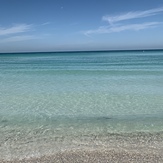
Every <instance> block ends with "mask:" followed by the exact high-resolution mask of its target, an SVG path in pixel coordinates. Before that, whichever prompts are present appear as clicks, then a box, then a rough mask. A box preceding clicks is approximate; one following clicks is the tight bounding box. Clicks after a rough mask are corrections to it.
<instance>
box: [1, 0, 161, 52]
mask: <svg viewBox="0 0 163 163" xmlns="http://www.w3.org/2000/svg"><path fill="white" fill-rule="evenodd" d="M122 49H123V50H128V49H163V0H0V52H2V53H3V52H31V51H34V52H43V51H80V50H83V51H85V50H122Z"/></svg>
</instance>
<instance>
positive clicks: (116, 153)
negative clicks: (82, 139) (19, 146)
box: [0, 149, 163, 163]
mask: <svg viewBox="0 0 163 163" xmlns="http://www.w3.org/2000/svg"><path fill="white" fill-rule="evenodd" d="M0 162H1V163H87V162H88V163H96V162H97V163H107V162H108V163H113V162H116V163H117V162H119V163H128V162H132V163H138V162H139V163H159V162H160V163H161V162H163V154H162V153H161V152H157V150H156V151H155V150H153V151H148V149H146V150H144V151H142V150H140V151H130V150H120V149H94V150H93V149H92V150H70V151H68V150H66V151H61V152H57V153H55V154H51V155H44V156H41V157H37V158H36V157H35V158H34V157H33V158H32V157H31V158H26V159H25V158H24V159H22V160H17V159H15V160H12V161H5V160H0Z"/></svg>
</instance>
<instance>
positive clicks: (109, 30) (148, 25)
mask: <svg viewBox="0 0 163 163" xmlns="http://www.w3.org/2000/svg"><path fill="white" fill-rule="evenodd" d="M159 24H162V23H160V22H147V23H141V24H128V25H120V26H119V25H114V26H101V27H99V28H98V29H95V30H88V31H85V32H84V34H85V35H87V36H89V35H90V34H104V33H113V32H122V31H125V30H131V31H139V30H143V29H147V28H154V27H156V26H158V25H159Z"/></svg>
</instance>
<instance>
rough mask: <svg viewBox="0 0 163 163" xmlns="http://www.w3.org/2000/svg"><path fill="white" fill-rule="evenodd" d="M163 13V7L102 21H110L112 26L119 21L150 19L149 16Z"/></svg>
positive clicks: (111, 17)
mask: <svg viewBox="0 0 163 163" xmlns="http://www.w3.org/2000/svg"><path fill="white" fill-rule="evenodd" d="M162 12H163V7H161V8H155V9H151V10H146V11H135V12H128V13H125V14H120V15H116V16H103V17H102V20H104V21H108V22H109V23H110V24H113V23H116V22H118V21H123V20H129V19H136V18H142V17H149V16H153V15H157V14H160V13H162Z"/></svg>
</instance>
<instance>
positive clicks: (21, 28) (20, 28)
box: [0, 24, 32, 36]
mask: <svg viewBox="0 0 163 163" xmlns="http://www.w3.org/2000/svg"><path fill="white" fill-rule="evenodd" d="M31 27H32V25H27V24H19V25H14V26H12V27H10V28H0V36H5V35H10V34H17V33H23V32H27V31H29V30H30V29H31Z"/></svg>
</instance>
